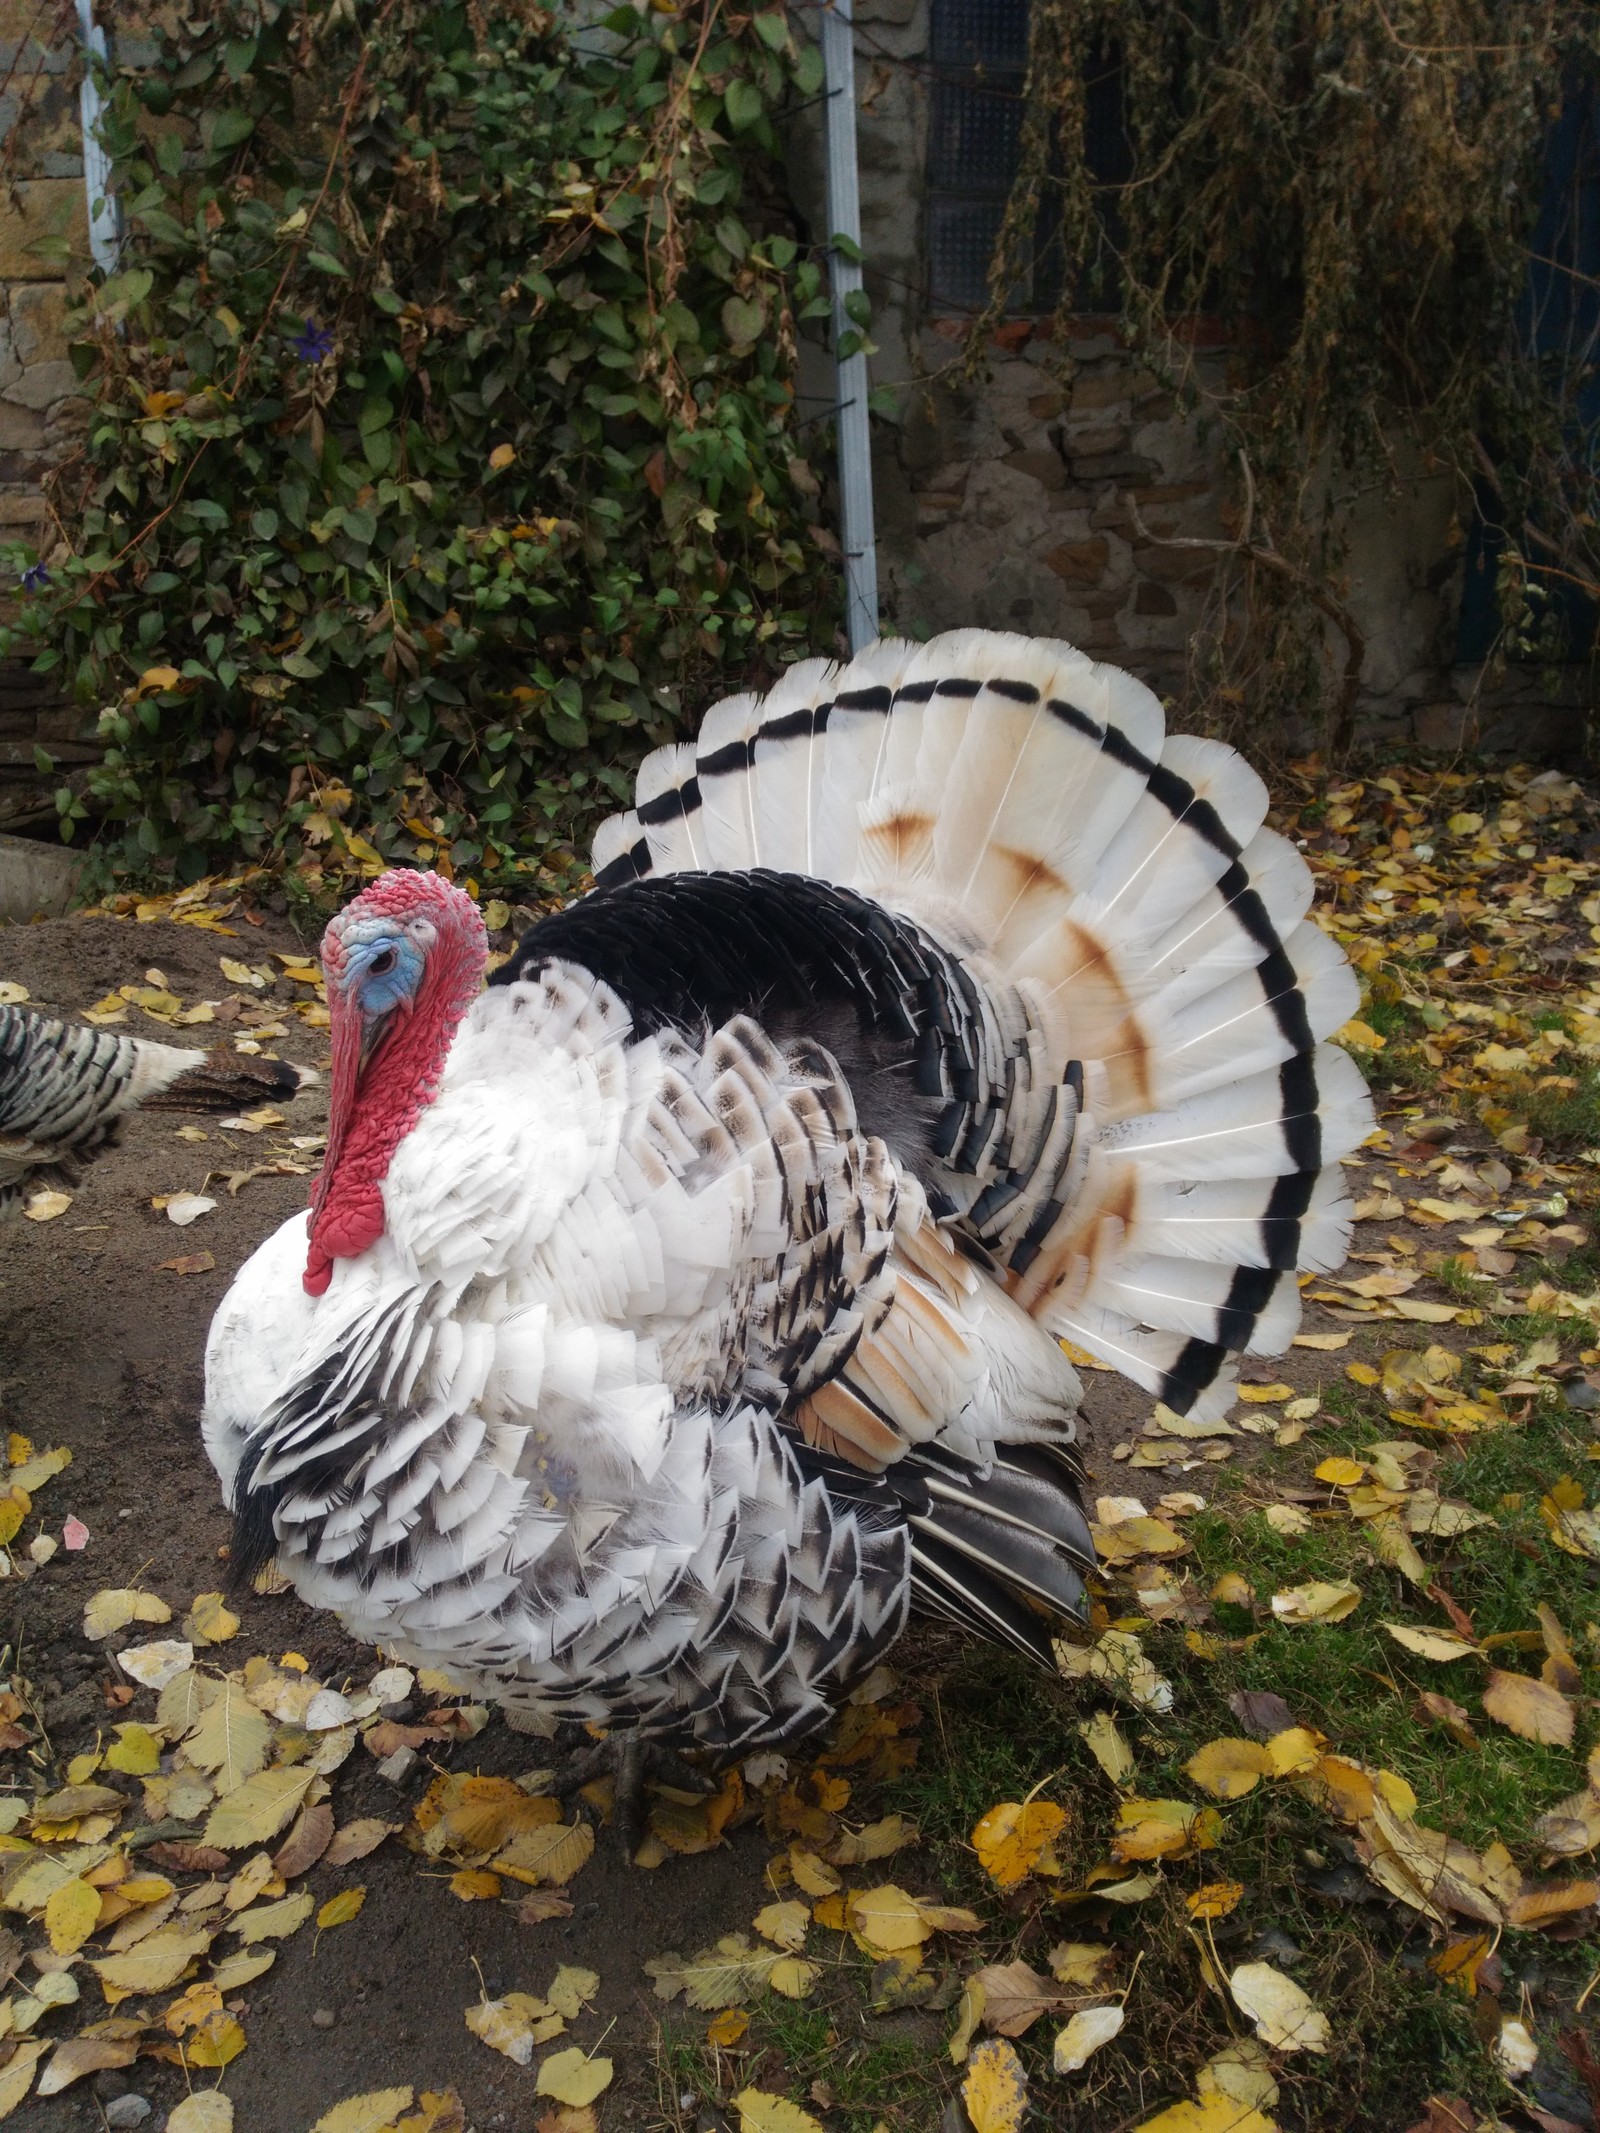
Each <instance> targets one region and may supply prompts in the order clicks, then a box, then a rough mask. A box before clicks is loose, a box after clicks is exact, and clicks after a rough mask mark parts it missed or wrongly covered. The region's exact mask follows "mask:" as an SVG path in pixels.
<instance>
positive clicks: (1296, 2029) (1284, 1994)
mask: <svg viewBox="0 0 1600 2133" xmlns="http://www.w3.org/2000/svg"><path fill="white" fill-rule="evenodd" d="M1228 1990H1229V1991H1230V1992H1231V1993H1232V1994H1233V1999H1234V2004H1235V2006H1236V2007H1237V2008H1238V2009H1239V2011H1240V2013H1241V2014H1243V2015H1245V2016H1246V2017H1247V2018H1248V2019H1249V2020H1250V2021H1251V2022H1253V2023H1254V2024H1255V2030H1256V2035H1257V2036H1258V2037H1259V2038H1260V2039H1261V2041H1262V2042H1263V2043H1264V2044H1270V2045H1271V2046H1272V2047H1273V2049H1274V2050H1275V2051H1281V2052H1300V2051H1306V2052H1325V2051H1326V2050H1327V2049H1328V2041H1329V2037H1330V2035H1331V2032H1330V2030H1329V2027H1328V2018H1327V2016H1326V2015H1325V2014H1323V2013H1322V2011H1321V2009H1320V2008H1318V2007H1316V2006H1315V2005H1313V2003H1312V2001H1311V2000H1310V1998H1309V1997H1308V1996H1307V1994H1306V1993H1305V1992H1304V1991H1303V1990H1302V1989H1301V1987H1300V1986H1298V1985H1297V1984H1296V1983H1295V1981H1294V1979H1293V1978H1292V1977H1286V1976H1285V1975H1284V1973H1283V1972H1282V1971H1281V1970H1275V1969H1274V1968H1273V1966H1272V1964H1271V1963H1241V1964H1240V1965H1239V1967H1238V1969H1237V1970H1235V1971H1234V1973H1233V1975H1232V1976H1231V1977H1230V1978H1229V1979H1228Z"/></svg>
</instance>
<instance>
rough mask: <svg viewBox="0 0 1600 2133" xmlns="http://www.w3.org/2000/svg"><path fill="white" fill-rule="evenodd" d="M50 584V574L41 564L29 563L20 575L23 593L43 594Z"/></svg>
mask: <svg viewBox="0 0 1600 2133" xmlns="http://www.w3.org/2000/svg"><path fill="white" fill-rule="evenodd" d="M49 583H50V573H49V571H48V570H46V569H45V567H44V565H43V564H42V563H30V564H29V565H28V567H27V569H26V570H25V571H24V572H23V573H22V589H23V591H24V592H25V593H37V592H43V591H44V589H45V587H46V586H47V585H48V584H49Z"/></svg>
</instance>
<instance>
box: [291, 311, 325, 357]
mask: <svg viewBox="0 0 1600 2133" xmlns="http://www.w3.org/2000/svg"><path fill="white" fill-rule="evenodd" d="M289 347H290V350H291V351H292V353H293V354H295V355H297V356H298V357H299V358H300V361H301V362H302V363H320V362H321V361H322V359H323V357H324V356H327V355H331V354H332V353H333V335H332V333H331V332H330V331H329V329H328V328H327V327H326V326H319V325H318V324H317V322H316V320H315V319H314V318H308V319H307V320H306V322H305V324H304V325H303V326H302V327H301V329H300V331H299V333H298V334H297V335H296V336H295V338H294V339H293V340H292V341H291V342H290V343H289Z"/></svg>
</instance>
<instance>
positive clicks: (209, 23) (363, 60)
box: [0, 0, 837, 881]
mask: <svg viewBox="0 0 1600 2133" xmlns="http://www.w3.org/2000/svg"><path fill="white" fill-rule="evenodd" d="M818 74H819V65H818V61H817V57H816V53H815V50H814V48H812V47H811V46H809V45H804V44H799V43H797V42H796V40H795V39H794V38H793V36H792V35H791V32H790V29H789V25H788V21H787V19H786V17H785V15H784V13H783V12H782V10H781V9H772V10H770V11H767V12H760V13H755V14H738V15H735V14H731V13H729V12H728V11H727V10H726V8H725V7H724V5H723V0H686V4H685V5H684V6H683V7H682V8H681V9H678V10H668V11H662V10H661V7H660V0H657V4H656V6H655V7H653V8H646V9H641V10H639V11H636V10H635V9H634V8H632V7H625V8H622V9H619V10H618V11H617V12H616V13H615V14H612V15H610V16H608V17H607V18H605V20H604V22H603V23H601V24H597V25H595V26H594V27H592V28H590V29H587V30H575V29H571V28H570V27H568V26H565V25H560V26H558V25H557V23H556V22H555V20H554V19H553V18H552V17H551V16H550V15H548V14H546V13H545V12H544V11H543V10H541V9H540V8H538V7H536V6H534V5H532V4H529V0H520V4H519V0H473V4H471V5H466V6H459V5H452V4H448V0H446V4H440V0H297V4H286V0H205V5H204V6H203V7H202V6H200V5H199V4H198V0H195V4H194V5H193V8H192V15H191V19H189V20H187V21H182V22H180V23H179V25H178V27H177V28H176V29H175V30H169V31H167V32H165V33H162V34H161V35H160V36H159V38H158V41H157V45H156V53H155V58H154V63H153V64H150V65H141V66H140V67H139V68H138V69H137V70H135V69H131V68H130V69H125V70H124V71H122V72H121V74H120V75H119V76H118V77H117V79H116V80H115V82H114V84H113V85H112V94H111V101H110V105H109V115H108V147H109V149H110V152H111V154H112V158H113V163H114V168H115V173H116V184H117V189H118V191H119V193H120V195H121V198H122V201H123V205H124V211H125V214H126V218H127V223H128V228H129V241H128V244H127V247H126V250H125V252H124V255H123V258H122V261H121V263H120V269H119V271H118V272H117V273H116V274H115V275H113V276H112V277H111V278H109V279H107V280H104V281H102V282H101V283H100V284H99V285H98V286H95V287H93V288H92V289H91V291H90V293H89V295H88V299H87V303H86V307H85V309H84V311H83V313H82V314H81V317H80V320H79V323H78V327H77V329H76V330H77V332H78V334H79V335H80V338H79V339H78V340H77V342H76V345H75V346H74V349H73V357H74V361H75V363H76V366H77V368H78V372H79V375H80V376H81V378H82V380H83V390H84V392H85V394H86V395H87V397H88V399H89V401H90V403H91V407H92V416H91V419H90V422H89V424H88V429H87V434H86V438H85V443H84V448H83V451H82V453H81V455H80V456H79V457H78V458H76V459H74V460H73V461H71V462H70V463H69V464H68V465H66V466H65V467H63V468H62V469H60V470H58V472H57V474H56V475H55V476H54V477H53V482H52V501H53V504H54V507H55V510H56V513H57V515H58V517H59V519H60V521H61V523H62V525H63V526H64V527H65V529H66V531H67V535H68V537H69V542H70V552H62V551H61V550H57V551H56V552H53V553H50V554H48V555H47V556H46V558H45V565H44V570H43V571H42V572H41V570H40V569H38V568H37V567H35V568H32V569H31V570H29V574H28V576H27V578H26V579H25V581H24V583H25V586H31V587H32V588H33V589H32V591H31V592H27V593H26V594H25V597H24V599H23V602H22V605H21V620H20V621H19V622H18V623H17V624H16V626H15V627H13V628H12V629H10V630H9V631H5V632H0V651H11V652H16V651H18V650H28V651H32V652H34V653H36V655H37V656H36V657H35V659H34V667H35V669H36V671H41V672H48V671H52V670H54V671H56V672H58V673H59V675H60V676H61V678H62V680H63V683H64V684H65V685H66V686H68V687H70V689H71V690H72V691H73V692H74V694H75V696H76V697H77V699H78V700H79V701H81V702H83V703H84V704H85V705H87V706H90V707H93V708H96V709H98V711H99V730H100V734H101V736H102V738H103V739H104V740H105V741H106V743H107V744H108V745H107V752H106V755H105V759H104V762H103V764H101V765H99V766H97V767H95V768H94V769H92V770H91V771H90V772H89V773H88V775H87V777H86V778H85V779H83V780H81V781H79V782H77V783H75V784H74V785H72V786H70V787H66V786H64V787H63V789H62V790H61V792H60V794H59V795H58V806H59V809H60V813H61V819H62V833H63V836H65V837H69V838H71V837H74V836H77V837H78V838H79V839H80V841H81V839H82V838H83V837H84V835H86V834H87V835H90V836H92V837H93V838H94V839H95V840H96V863H97V866H98V870H99V873H100V876H101V878H102V879H104V878H106V877H108V876H118V875H121V876H134V877H146V878H148V877H151V876H160V875H163V874H165V875H167V876H168V877H169V878H173V877H175V878H176V879H177V880H179V881H187V880H191V879H194V878H196V877H197V876H199V875H200V874H202V873H204V872H207V871H210V870H212V869H214V868H215V867H216V866H217V865H218V864H219V863H220V862H222V861H223V860H224V859H232V858H235V857H244V858H250V859H259V858H262V857H263V856H270V855H272V854H274V853H278V854H282V855H283V856H284V857H285V858H286V859H287V860H289V861H291V862H294V863H297V864H299V866H300V867H301V868H302V870H305V869H307V868H309V869H310V871H311V872H312V873H313V874H314V873H315V870H316V868H317V866H318V865H319V864H320V863H321V862H322V860H324V859H326V858H330V857H332V858H335V859H337V860H339V861H340V862H341V863H345V862H347V861H348V857H349V855H350V854H351V853H354V854H355V856H356V857H357V858H358V859H360V858H365V859H366V860H367V861H368V862H369V863H370V862H371V861H373V860H374V859H375V857H376V856H377V854H381V855H383V856H384V857H386V858H398V859H411V858H416V859H421V860H424V861H427V862H431V863H433V864H435V865H442V866H444V867H445V868H447V869H454V870H462V869H467V870H471V871H472V872H474V873H476V874H478V875H480V876H482V877H484V878H485V879H486V880H490V879H494V878H496V877H497V876H500V875H504V874H506V873H507V871H508V869H510V868H511V867H512V865H513V855H514V857H515V861H516V862H518V863H520V867H521V868H522V869H524V870H525V869H526V868H528V867H530V866H537V865H540V864H541V863H548V864H549V865H550V866H552V867H553V868H554V869H555V871H556V872H557V873H558V874H559V873H560V872H561V870H562V868H563V867H564V866H570V863H571V862H570V856H569V855H570V849H571V847H570V844H569V843H567V841H566V840H570V839H575V838H576V837H578V836H579V835H580V834H581V832H582V831H583V830H584V828H585V827H586V826H587V823H588V822H589V821H590V820H592V818H593V817H594V815H596V814H597V813H600V812H603V811H605V810H606V809H609V808H610V807H611V806H613V805H614V804H615V803H616V801H617V800H618V799H620V798H623V797H624V796H625V795H626V793H627V791H628V789H629V782H630V781H629V773H630V771H631V768H632V765H633V764H634V763H635V762H636V760H637V758H638V756H639V754H640V753H641V752H642V751H643V749H644V748H646V747H649V746H656V745H659V744H661V743H662V742H664V741H667V740H670V739H671V738H673V737H674V735H675V734H677V733H678V732H680V731H681V730H683V727H684V724H685V722H686V721H688V720H690V719H692V717H693V716H694V714H696V713H697V712H698V710H699V709H700V708H701V707H702V706H703V704H704V703H705V701H706V700H707V699H708V697H709V696H710V695H711V694H712V693H714V692H722V691H726V690H727V689H729V688H730V687H741V686H745V685H747V684H748V683H749V682H751V681H752V680H754V679H756V678H757V677H758V676H761V675H763V674H767V673H770V669H771V668H772V666H773V665H775V664H778V663H781V662H782V661H784V660H787V659H793V658H795V657H798V656H800V655H801V654H802V653H803V652H805V651H810V650H816V649H818V648H819V623H820V624H821V625H823V627H822V629H821V637H822V641H823V642H825V641H826V638H827V636H828V635H831V629H832V618H833V615H834V613H835V610H836V600H837V593H836V586H835V582H834V571H833V568H832V566H831V563H830V560H829V558H830V555H831V554H833V553H836V550H835V549H834V546H833V543H832V541H831V538H830V536H829V535H828V534H827V533H826V532H825V531H824V529H822V528H821V527H820V526H819V525H817V524H816V523H815V511H816V499H817V495H818V483H817V481H816V478H815V477H814V476H813V474H812V472H811V470H810V468H809V467H808V466H807V464H806V463H805V460H804V459H803V457H802V456H801V446H800V442H799V441H798V440H799V438H800V436H801V435H802V434H803V433H801V432H800V431H799V430H798V428H797V423H796V416H795V407H794V393H793V385H792V379H793V373H794V365H795V339H796V325H797V321H798V320H799V319H804V318H809V317H812V316H820V315H822V314H823V313H825V310H826V301H825V298H824V297H823V295H822V291H821V277H820V271H819V269H818V267H817V265H816V264H815V262H814V261H813V260H812V259H810V258H808V257H806V256H804V255H803V254H802V251H801V248H800V247H799V245H798V244H797V241H796V238H795V236H794V235H793V234H792V233H790V232H789V230H788V229H786V226H785V225H786V220H787V217H786V212H785V210H784V209H783V207H782V205H781V201H780V199H779V198H778V196H777V194H776V192H775V189H774V188H773V187H772V185H771V179H770V173H771V172H772V171H773V169H774V167H775V166H774V161H773V151H774V139H773V134H772V118H773V114H774V113H775V112H776V111H777V110H778V109H779V108H780V107H781V105H782V104H783V103H784V101H785V99H786V98H788V97H790V96H791V95H792V94H793V93H794V92H796V91H798V92H799V93H800V94H802V95H805V94H811V93H814V91H815V89H816V87H817V84H818ZM11 560H12V562H13V565H14V567H15V568H16V570H17V571H18V572H19V574H20V573H21V572H22V571H23V570H24V568H26V567H27V566H29V565H34V564H35V563H36V558H34V557H33V555H32V554H31V553H25V552H23V551H20V550H18V551H15V552H14V554H13V556H12V559H11Z"/></svg>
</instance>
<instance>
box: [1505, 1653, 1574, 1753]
mask: <svg viewBox="0 0 1600 2133" xmlns="http://www.w3.org/2000/svg"><path fill="white" fill-rule="evenodd" d="M1483 1709H1484V1715H1485V1716H1486V1717H1488V1718H1492V1719H1493V1720H1494V1721H1495V1723H1496V1724H1497V1725H1502V1726H1505V1727H1507V1728H1508V1729H1509V1730H1510V1731H1511V1732H1513V1733H1516V1734H1519V1735H1520V1736H1521V1737H1522V1739H1523V1740H1533V1741H1543V1742H1546V1743H1549V1744H1550V1745H1552V1746H1554V1747H1557V1748H1570V1747H1571V1745H1572V1727H1573V1717H1574V1713H1573V1709H1572V1705H1571V1704H1570V1703H1569V1702H1568V1701H1567V1699H1566V1697H1565V1696H1563V1695H1562V1693H1561V1691H1560V1690H1559V1689H1554V1688H1552V1687H1551V1686H1550V1684H1549V1683H1548V1682H1546V1681H1535V1680H1534V1679H1533V1678H1532V1677H1531V1676H1530V1675H1527V1674H1508V1673H1503V1672H1502V1671H1501V1670H1500V1668H1498V1667H1496V1668H1495V1669H1494V1670H1493V1671H1492V1672H1491V1673H1490V1675H1489V1680H1488V1685H1487V1686H1486V1687H1485V1689H1484V1692H1483Z"/></svg>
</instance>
